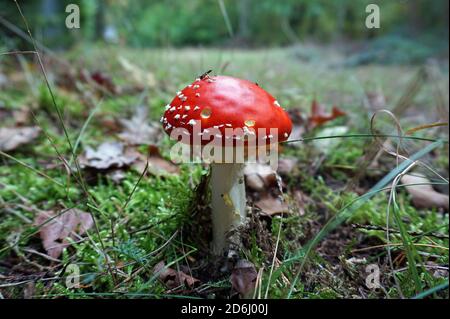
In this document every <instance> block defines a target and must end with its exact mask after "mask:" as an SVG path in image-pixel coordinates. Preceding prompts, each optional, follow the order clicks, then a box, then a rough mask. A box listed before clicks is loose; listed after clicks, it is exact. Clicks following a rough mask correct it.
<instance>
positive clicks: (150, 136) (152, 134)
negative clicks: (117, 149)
mask: <svg viewBox="0 0 450 319" xmlns="http://www.w3.org/2000/svg"><path fill="white" fill-rule="evenodd" d="M119 122H120V124H121V125H122V126H123V128H124V130H123V131H122V132H121V133H120V134H119V138H120V139H121V140H123V141H124V142H126V143H127V144H129V145H148V144H156V143H157V141H159V140H160V139H161V136H162V130H161V126H160V125H159V124H155V123H151V122H149V120H148V110H147V108H146V107H138V108H136V111H135V113H134V114H133V116H132V117H131V119H120V120H119Z"/></svg>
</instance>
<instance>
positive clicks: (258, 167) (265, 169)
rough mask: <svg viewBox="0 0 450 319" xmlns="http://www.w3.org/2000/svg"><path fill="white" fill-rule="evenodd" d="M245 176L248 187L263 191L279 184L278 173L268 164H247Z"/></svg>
mask: <svg viewBox="0 0 450 319" xmlns="http://www.w3.org/2000/svg"><path fill="white" fill-rule="evenodd" d="M244 176H245V182H246V185H247V187H249V188H250V189H252V190H255V191H262V190H264V189H265V188H268V187H271V186H274V185H276V184H277V176H276V173H275V172H274V171H273V170H272V168H271V167H270V166H269V165H267V164H261V163H247V164H245V167H244Z"/></svg>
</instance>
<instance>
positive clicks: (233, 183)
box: [161, 73, 292, 255]
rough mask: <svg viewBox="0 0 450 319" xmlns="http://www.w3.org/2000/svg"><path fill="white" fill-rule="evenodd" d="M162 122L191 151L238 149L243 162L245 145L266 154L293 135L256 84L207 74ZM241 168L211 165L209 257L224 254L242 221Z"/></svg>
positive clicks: (170, 108) (175, 101)
mask: <svg viewBox="0 0 450 319" xmlns="http://www.w3.org/2000/svg"><path fill="white" fill-rule="evenodd" d="M161 122H162V123H163V126H164V130H165V131H166V133H167V134H169V135H171V137H172V138H173V137H174V136H173V135H174V134H172V133H173V130H174V129H180V128H181V129H183V130H184V134H185V135H187V136H188V137H189V138H188V139H187V142H186V143H188V144H190V145H191V146H192V145H200V146H201V147H203V148H204V147H205V145H207V144H209V143H211V141H214V142H215V144H216V145H218V146H222V147H223V148H224V149H225V152H226V151H227V149H228V150H230V149H232V150H234V151H235V150H237V148H238V147H239V146H240V149H241V150H243V151H244V153H245V156H247V157H248V156H249V143H250V139H251V140H253V141H256V140H257V141H258V149H261V148H266V147H267V146H270V145H271V144H273V143H278V142H281V141H285V140H287V138H288V137H289V135H290V133H291V129H292V122H291V120H290V118H289V116H288V114H287V113H286V112H285V111H284V109H283V108H281V106H280V104H279V103H278V101H277V100H275V98H274V97H273V96H272V95H270V94H269V93H268V92H266V91H265V90H263V89H262V88H261V87H259V86H258V85H257V84H255V83H252V82H250V81H247V80H242V79H237V78H233V77H229V76H209V75H208V73H205V74H204V75H202V76H201V77H199V78H197V79H196V80H195V81H194V82H193V83H192V84H189V85H188V86H187V87H185V88H184V89H183V90H182V91H180V92H178V93H177V96H176V97H175V98H174V99H173V100H172V102H171V103H170V104H168V105H167V106H166V111H165V113H164V116H163V117H162V118H161ZM196 127H198V130H196ZM178 136H179V135H178ZM260 141H262V143H260ZM261 145H262V146H263V147H261ZM222 159H223V155H222ZM243 168H244V162H242V161H241V162H237V161H236V156H235V155H233V157H231V161H228V162H227V161H226V160H225V161H224V160H222V161H220V160H219V161H215V162H212V163H211V178H210V189H211V208H212V223H213V225H212V226H213V227H212V229H213V242H212V251H213V253H215V254H218V255H220V254H222V253H223V252H224V249H225V248H226V246H227V240H228V239H229V238H228V236H229V234H230V231H231V230H233V229H235V228H236V227H238V226H240V225H242V224H243V222H244V221H245V218H246V197H245V185H244V176H243Z"/></svg>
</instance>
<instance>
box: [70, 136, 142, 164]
mask: <svg viewBox="0 0 450 319" xmlns="http://www.w3.org/2000/svg"><path fill="white" fill-rule="evenodd" d="M138 158H139V153H138V152H136V151H135V150H133V149H126V148H125V147H124V145H123V144H122V143H117V142H104V143H102V144H100V146H99V147H98V148H97V149H96V150H94V149H92V148H90V147H87V148H86V151H85V153H84V154H83V155H81V156H80V157H79V161H80V166H81V167H82V168H94V169H98V170H105V169H110V168H121V167H126V166H130V165H131V164H132V163H133V162H135V161H136V160H137V159H138Z"/></svg>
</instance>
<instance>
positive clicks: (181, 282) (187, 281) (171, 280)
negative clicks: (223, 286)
mask: <svg viewBox="0 0 450 319" xmlns="http://www.w3.org/2000/svg"><path fill="white" fill-rule="evenodd" d="M153 273H154V274H155V275H157V276H158V278H159V280H160V281H161V282H162V283H164V284H165V285H166V286H167V288H169V289H174V288H177V287H180V286H186V287H189V288H192V287H194V286H195V285H196V284H197V283H199V282H200V280H198V279H196V278H194V277H192V276H189V275H187V274H185V273H184V272H182V271H176V270H175V269H172V268H168V267H166V264H165V263H164V261H161V262H159V263H158V264H156V266H155V267H154V268H153Z"/></svg>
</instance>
